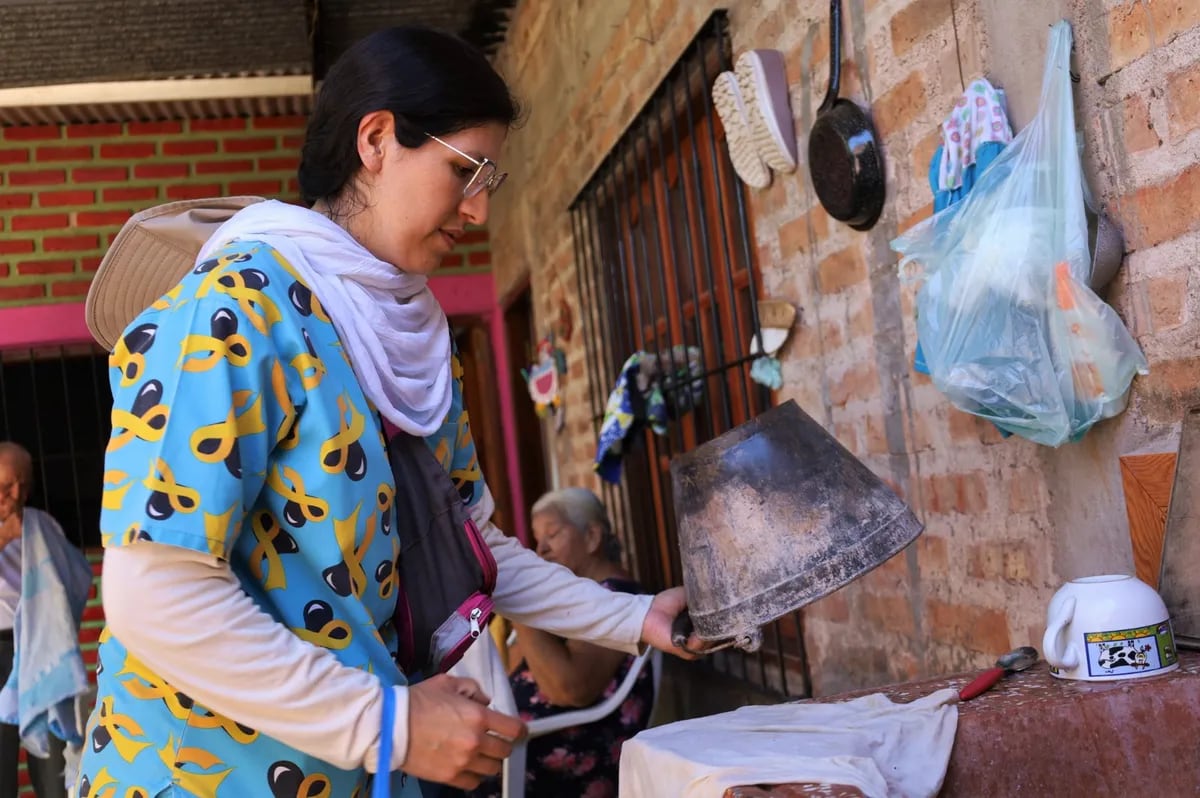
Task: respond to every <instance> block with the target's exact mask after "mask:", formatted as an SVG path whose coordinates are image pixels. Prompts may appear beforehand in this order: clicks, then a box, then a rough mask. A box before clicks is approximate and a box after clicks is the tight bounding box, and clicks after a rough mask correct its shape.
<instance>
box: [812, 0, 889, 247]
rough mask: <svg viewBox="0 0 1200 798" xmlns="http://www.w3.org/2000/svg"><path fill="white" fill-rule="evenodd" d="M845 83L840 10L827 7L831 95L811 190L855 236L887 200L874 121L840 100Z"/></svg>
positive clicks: (817, 128) (820, 122)
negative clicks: (872, 122) (812, 189)
mask: <svg viewBox="0 0 1200 798" xmlns="http://www.w3.org/2000/svg"><path fill="white" fill-rule="evenodd" d="M841 77H842V4H841V0H832V2H831V3H830V4H829V90H828V91H827V92H826V93H825V100H824V101H823V102H822V103H821V107H820V108H818V109H817V121H816V122H815V123H813V127H812V132H810V133H809V135H808V167H809V169H810V170H811V172H812V181H813V188H815V189H816V191H817V198H818V199H820V200H821V204H822V205H823V206H825V210H826V211H827V212H828V213H829V215H830V216H832V217H833V218H834V219H837V220H838V221H840V222H845V223H846V224H848V225H850V226H851V227H853V228H854V229H855V230H870V229H871V228H872V227H873V226H874V225H875V222H877V221H878V220H879V214H880V212H881V211H882V210H883V200H884V196H885V194H886V192H885V190H884V180H883V160H882V158H881V157H880V152H879V137H878V136H877V135H875V128H874V127H873V126H872V125H871V120H870V119H868V118H867V115H866V114H865V113H863V111H862V109H861V108H859V107H858V106H857V105H855V104H854V103H853V102H851V101H850V100H845V99H840V98H839V97H838V88H839V84H840V83H841Z"/></svg>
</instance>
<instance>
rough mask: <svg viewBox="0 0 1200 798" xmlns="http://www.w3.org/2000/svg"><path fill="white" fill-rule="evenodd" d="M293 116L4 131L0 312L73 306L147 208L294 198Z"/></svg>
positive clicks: (299, 127)
mask: <svg viewBox="0 0 1200 798" xmlns="http://www.w3.org/2000/svg"><path fill="white" fill-rule="evenodd" d="M303 130H304V120H303V119H302V118H296V117H274V118H258V119H216V120H192V121H182V122H181V121H171V122H145V123H141V122H130V123H125V124H97V125H46V126H37V127H33V126H29V127H8V128H4V129H2V130H0V186H2V187H3V193H0V307H4V306H6V305H18V304H35V303H42V302H59V301H78V300H80V299H82V298H83V297H84V296H85V295H86V294H87V288H88V284H89V282H90V280H91V275H92V273H93V272H94V271H95V269H96V267H97V266H98V265H99V263H100V258H101V256H102V255H103V254H104V249H105V247H107V245H108V243H109V242H110V241H111V239H112V237H113V235H115V234H116V232H117V230H119V229H120V227H121V224H122V223H123V222H124V221H125V220H126V219H127V218H129V216H130V215H131V214H132V213H135V212H136V211H138V210H141V209H142V208H146V207H149V206H151V205H156V204H159V203H162V202H169V201H171V200H177V199H190V198H196V197H205V196H217V195H221V194H261V195H264V196H269V197H279V198H284V199H292V198H295V197H296V196H297V190H296V185H295V173H296V163H297V158H298V152H299V146H300V141H301V137H302V135H303Z"/></svg>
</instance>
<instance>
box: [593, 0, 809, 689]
mask: <svg viewBox="0 0 1200 798" xmlns="http://www.w3.org/2000/svg"><path fill="white" fill-rule="evenodd" d="M731 62H732V53H731V51H730V41H729V34H728V28H727V21H726V17H725V15H724V14H723V13H720V12H718V13H717V14H714V15H713V17H712V18H711V19H710V20H709V21H708V22H707V23H706V24H705V26H704V27H703V29H702V30H701V31H700V32H699V34H697V36H696V38H695V40H693V42H692V43H691V45H690V46H689V47H688V49H687V51H686V52H685V53H684V55H683V57H682V58H681V59H680V61H679V63H678V64H676V65H675V67H674V68H673V69H672V70H671V71H670V73H669V74H668V75H667V77H666V78H665V80H664V81H663V83H662V85H660V86H659V88H658V89H657V90H656V91H655V93H654V95H653V96H652V97H651V99H650V101H649V102H648V103H647V104H646V107H645V108H643V109H642V111H641V112H640V113H639V114H638V116H637V118H636V119H635V120H634V122H633V124H632V125H631V126H630V128H629V129H628V130H627V131H626V132H625V134H624V135H623V136H622V138H621V140H620V141H619V142H618V143H617V145H616V147H615V148H614V149H613V151H612V152H611V153H609V155H608V156H607V158H606V159H605V160H604V161H603V163H602V164H601V165H600V167H599V169H598V170H597V172H596V173H595V174H594V175H593V176H592V177H591V179H590V180H589V181H588V183H587V185H586V186H585V187H584V189H583V191H582V192H581V193H580V194H579V196H578V197H577V198H576V199H575V201H574V203H573V204H572V206H571V218H572V230H573V233H574V240H575V257H576V263H577V270H576V274H577V277H578V281H579V285H578V288H579V292H580V297H581V300H582V302H581V307H582V308H583V310H582V313H581V316H582V319H581V322H582V327H583V330H584V333H585V335H586V342H587V343H586V347H587V368H588V376H589V380H590V384H591V397H590V399H591V410H592V415H593V418H594V421H595V429H596V433H597V437H598V436H599V429H600V423H601V421H602V419H603V413H604V408H605V404H606V401H607V396H608V392H609V390H610V389H611V388H612V387H613V386H614V384H615V383H616V380H617V377H618V374H619V372H620V370H621V367H622V364H623V363H625V361H626V359H627V358H628V357H629V356H630V355H631V354H633V353H635V352H645V353H649V354H652V355H660V356H661V357H662V358H663V360H664V361H665V362H667V363H668V364H669V369H670V373H675V370H676V369H677V368H681V367H683V366H684V364H683V363H682V362H681V361H682V359H683V357H684V356H685V353H686V351H687V350H685V349H682V348H680V347H695V348H696V349H698V350H699V353H700V360H701V362H702V364H703V367H702V369H701V374H700V377H699V379H698V383H697V382H691V381H676V382H675V383H674V384H671V383H667V384H665V386H664V393H665V394H666V395H667V398H668V401H669V400H670V399H671V398H672V394H673V393H674V394H676V395H678V394H681V393H683V392H688V393H689V394H690V393H694V392H695V388H696V387H700V391H699V393H700V401H699V402H698V403H697V405H696V406H695V407H694V408H693V409H692V410H691V411H690V412H687V413H684V414H682V415H680V417H679V418H678V419H677V420H675V421H674V422H673V423H672V424H671V425H670V428H669V430H668V432H667V434H666V435H663V436H659V435H655V434H653V433H652V432H651V431H649V430H646V431H645V432H644V433H643V434H642V435H641V436H640V439H639V440H638V441H632V442H631V441H627V442H626V454H625V456H624V457H623V460H622V477H621V481H620V483H619V484H618V485H615V486H614V485H605V487H604V493H605V501H606V503H607V504H608V506H609V509H610V512H611V514H612V516H613V523H614V527H615V528H616V530H617V533H618V536H619V537H620V538H621V540H622V543H623V544H624V546H625V550H626V552H627V553H628V556H629V559H630V566H631V568H632V569H633V571H634V573H635V574H636V576H637V577H638V579H639V580H640V581H641V582H642V583H643V584H645V585H647V586H648V587H652V588H655V589H659V588H662V587H664V586H666V585H676V584H681V583H682V573H681V567H680V558H679V547H678V541H677V535H676V528H675V516H674V512H673V503H672V499H671V483H670V474H669V471H668V464H669V463H670V460H671V457H672V456H673V455H674V454H677V453H680V452H684V451H688V450H689V449H692V448H694V447H695V446H697V445H698V444H700V443H703V442H704V441H707V440H709V439H711V438H713V437H715V436H716V435H719V434H721V433H722V432H725V431H726V430H728V429H730V428H732V427H734V426H736V425H738V424H740V423H742V422H744V421H747V420H748V419H750V418H753V417H754V416H755V415H757V414H758V413H760V412H762V411H763V410H765V409H767V408H768V407H769V406H770V402H771V396H770V392H769V391H767V390H766V389H765V388H763V387H762V386H760V385H758V384H757V383H754V382H753V381H752V380H751V379H750V375H749V369H750V364H751V362H752V360H753V357H751V356H750V354H749V353H750V343H751V339H752V337H753V335H754V334H755V332H756V331H757V330H758V311H757V303H756V296H757V283H758V281H759V276H758V273H757V264H755V262H754V253H753V250H752V247H751V241H752V240H753V237H752V235H751V231H750V221H749V219H748V216H747V213H746V205H745V200H744V195H743V190H742V184H741V182H740V181H739V180H738V179H737V178H736V176H735V174H734V172H733V167H732V164H731V163H730V160H729V155H728V151H727V149H726V145H725V138H724V131H723V130H722V129H721V126H720V124H719V120H717V118H716V115H715V112H714V110H713V108H712V104H711V101H710V100H709V97H710V91H711V86H712V84H713V81H714V80H715V79H716V77H717V75H718V74H719V73H720V72H722V71H724V70H727V69H731V68H732V67H731ZM630 443H632V444H633V446H629V444H630ZM706 661H707V662H709V663H710V664H711V665H712V666H713V667H714V668H716V669H717V670H719V671H722V672H724V673H726V674H728V675H731V676H733V677H735V678H738V679H743V680H745V681H747V682H750V683H752V684H754V685H756V686H758V687H762V688H765V689H768V690H773V691H777V692H779V693H782V694H784V695H787V696H796V695H806V694H807V693H808V685H809V682H808V678H807V674H806V663H805V656H804V646H803V634H802V629H801V623H800V616H799V615H798V614H794V615H793V616H791V617H789V618H785V619H783V620H782V621H777V622H776V623H774V624H773V625H772V627H771V628H770V629H765V630H764V645H763V648H762V650H760V651H759V652H757V653H756V654H752V655H749V654H743V653H741V652H737V651H733V652H730V651H723V652H720V653H717V654H715V655H713V656H712V657H709V658H707V660H706Z"/></svg>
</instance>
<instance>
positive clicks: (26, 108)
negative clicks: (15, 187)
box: [0, 75, 313, 125]
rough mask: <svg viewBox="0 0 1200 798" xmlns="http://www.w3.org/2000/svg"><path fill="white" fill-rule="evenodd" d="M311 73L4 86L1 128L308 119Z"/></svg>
mask: <svg viewBox="0 0 1200 798" xmlns="http://www.w3.org/2000/svg"><path fill="white" fill-rule="evenodd" d="M312 96H313V81H312V76H311V75H266V76H245V77H229V78H183V79H171V80H131V81H111V82H106V83H61V84H57V85H50V86H21V87H17V88H0V125H39V124H78V123H89V122H124V121H155V120H162V119H183V118H188V119H207V118H219V117H228V116H289V115H296V114H300V115H304V114H307V113H308V112H309V111H310V110H311V108H312Z"/></svg>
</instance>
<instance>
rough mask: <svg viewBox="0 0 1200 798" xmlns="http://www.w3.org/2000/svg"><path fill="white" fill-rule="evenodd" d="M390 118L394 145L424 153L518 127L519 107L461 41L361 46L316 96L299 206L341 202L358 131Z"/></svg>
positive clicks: (389, 35) (412, 32)
mask: <svg viewBox="0 0 1200 798" xmlns="http://www.w3.org/2000/svg"><path fill="white" fill-rule="evenodd" d="M372 111H391V112H392V114H393V116H394V117H395V120H396V140H397V141H399V142H400V144H402V145H403V146H405V147H420V146H421V145H422V144H424V143H425V142H426V141H427V139H426V138H425V134H426V133H432V134H433V135H435V136H443V135H446V134H449V133H455V132H457V131H459V130H466V129H467V128H472V127H476V126H478V125H482V124H487V123H489V122H498V123H500V124H502V125H504V126H506V127H511V126H513V125H514V124H516V122H517V120H518V118H519V116H520V107H519V106H518V104H517V102H516V100H515V99H514V98H513V96H512V94H511V93H510V92H509V89H508V86H507V85H506V84H505V82H504V79H503V78H501V77H500V75H499V74H498V73H497V72H496V70H495V69H494V68H493V67H492V65H491V64H490V63H488V60H487V58H485V57H484V55H483V54H482V53H481V52H479V50H477V49H475V48H474V47H472V46H471V45H469V44H467V43H466V42H465V41H463V40H462V39H460V38H459V37H457V36H454V35H453V34H450V33H445V32H443V31H438V30H434V29H432V28H423V27H416V26H406V27H397V28H387V29H385V30H380V31H376V32H375V33H372V34H371V35H369V36H367V37H366V38H363V39H361V40H359V41H358V42H356V43H355V44H354V45H352V46H351V47H350V49H348V50H346V52H345V53H343V54H342V56H341V57H340V58H338V60H337V62H336V63H334V65H333V66H332V67H331V68H330V70H329V72H328V73H327V74H326V76H325V80H324V82H323V83H322V84H321V88H320V91H318V92H317V97H316V103H315V105H314V107H313V112H312V116H311V117H309V120H308V129H307V131H306V133H305V137H304V146H303V148H302V149H301V153H300V169H299V174H298V177H299V182H300V198H301V199H302V200H303V201H304V203H305V204H306V205H309V206H311V205H312V204H313V203H314V202H316V201H317V200H321V199H325V200H330V199H333V198H334V197H337V196H338V195H340V194H341V193H342V191H343V189H345V188H346V186H347V185H348V184H349V183H350V179H351V178H352V177H353V176H354V175H355V173H356V172H357V171H358V169H359V167H360V166H361V162H360V161H359V158H358V146H357V139H358V125H359V122H361V121H362V118H363V117H364V116H366V115H367V114H369V113H371V112H372Z"/></svg>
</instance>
